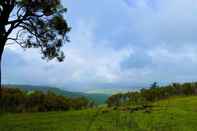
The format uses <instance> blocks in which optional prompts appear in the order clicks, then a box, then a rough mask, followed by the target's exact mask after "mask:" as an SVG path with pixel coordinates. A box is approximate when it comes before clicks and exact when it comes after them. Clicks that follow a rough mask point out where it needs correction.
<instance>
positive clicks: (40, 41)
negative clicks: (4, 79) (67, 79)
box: [0, 0, 70, 89]
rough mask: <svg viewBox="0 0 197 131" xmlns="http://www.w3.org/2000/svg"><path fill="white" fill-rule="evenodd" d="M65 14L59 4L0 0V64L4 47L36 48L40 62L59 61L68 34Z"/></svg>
mask: <svg viewBox="0 0 197 131" xmlns="http://www.w3.org/2000/svg"><path fill="white" fill-rule="evenodd" d="M65 12H66V8H64V7H63V6H62V5H61V3H60V0H0V43H1V46H0V62H1V60H2V54H3V50H4V47H5V46H6V45H7V44H18V45H20V46H21V47H22V48H39V49H40V50H41V53H42V55H43V56H42V58H43V59H47V60H51V59H53V58H56V59H57V60H59V61H63V59H64V53H63V52H62V51H61V47H62V46H63V43H64V42H69V39H68V37H67V33H68V32H69V31H70V27H69V26H68V24H67V22H66V20H65V19H64V17H63V15H64V13H65ZM0 89H1V88H0Z"/></svg>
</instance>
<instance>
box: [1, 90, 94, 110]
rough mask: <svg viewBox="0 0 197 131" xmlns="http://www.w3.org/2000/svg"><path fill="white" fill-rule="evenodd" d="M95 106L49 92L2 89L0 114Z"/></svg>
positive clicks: (85, 99)
mask: <svg viewBox="0 0 197 131" xmlns="http://www.w3.org/2000/svg"><path fill="white" fill-rule="evenodd" d="M93 106H95V104H94V102H92V101H90V100H88V99H87V98H85V97H76V98H70V97H65V96H61V95H57V94H55V93H53V92H51V91H48V92H41V91H22V90H20V89H17V88H2V96H1V98H0V111H1V112H48V111H65V110H70V109H75V110H79V109H84V108H89V107H93Z"/></svg>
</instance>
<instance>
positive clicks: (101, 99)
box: [3, 85, 110, 104]
mask: <svg viewBox="0 0 197 131" xmlns="http://www.w3.org/2000/svg"><path fill="white" fill-rule="evenodd" d="M3 86H4V87H6V88H19V89H21V90H25V91H42V92H47V91H52V92H54V93H56V94H58V95H63V96H67V97H80V96H83V97H87V98H88V99H90V100H93V101H94V102H95V103H96V104H104V103H105V101H106V100H107V98H108V97H109V96H110V95H107V94H97V93H82V92H71V91H66V90H63V89H59V88H55V87H47V86H33V85H3Z"/></svg>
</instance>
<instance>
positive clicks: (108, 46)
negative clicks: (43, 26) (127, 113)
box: [2, 0, 197, 92]
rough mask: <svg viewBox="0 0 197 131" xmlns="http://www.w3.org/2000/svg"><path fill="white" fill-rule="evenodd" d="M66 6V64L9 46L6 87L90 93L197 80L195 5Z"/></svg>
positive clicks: (192, 1)
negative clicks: (24, 86) (69, 41)
mask: <svg viewBox="0 0 197 131" xmlns="http://www.w3.org/2000/svg"><path fill="white" fill-rule="evenodd" d="M62 2H63V5H65V7H67V8H68V13H67V14H66V15H65V17H66V19H67V20H68V22H69V24H70V25H71V26H72V31H71V32H70V34H69V36H70V39H71V43H67V44H65V46H64V51H65V54H66V59H65V61H64V62H63V63H58V62H57V61H56V60H53V61H50V62H46V61H44V60H42V59H41V55H40V53H39V50H26V51H24V50H23V49H21V48H20V47H17V46H7V47H6V49H5V52H4V56H3V66H2V70H3V71H2V81H3V83H15V84H33V85H51V86H54V85H55V86H58V87H61V88H65V89H68V90H76V91H86V92H87V91H89V92H91V91H96V90H100V89H105V90H107V89H111V88H113V89H116V90H120V89H126V90H132V89H135V88H138V87H142V86H146V85H147V86H148V85H150V83H152V82H154V81H157V82H158V83H160V84H168V83H170V82H185V81H196V80H197V6H196V5H197V1H196V0H97V1H96V0H78V1H73V0H63V1H62Z"/></svg>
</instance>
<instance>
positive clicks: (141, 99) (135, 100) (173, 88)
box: [107, 83, 197, 107]
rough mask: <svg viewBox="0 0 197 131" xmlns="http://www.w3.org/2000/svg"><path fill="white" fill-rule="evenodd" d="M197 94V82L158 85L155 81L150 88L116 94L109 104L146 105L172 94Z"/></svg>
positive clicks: (109, 99)
mask: <svg viewBox="0 0 197 131" xmlns="http://www.w3.org/2000/svg"><path fill="white" fill-rule="evenodd" d="M183 95H197V83H184V84H178V83H173V84H171V85H168V86H163V87H158V86H157V83H153V84H152V85H151V87H150V88H149V89H141V90H140V91H139V92H128V93H125V94H115V95H112V96H111V97H109V98H108V100H107V104H108V106H109V107H111V106H121V105H146V104H149V103H150V102H155V101H158V100H161V99H166V98H169V97H172V96H183Z"/></svg>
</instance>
